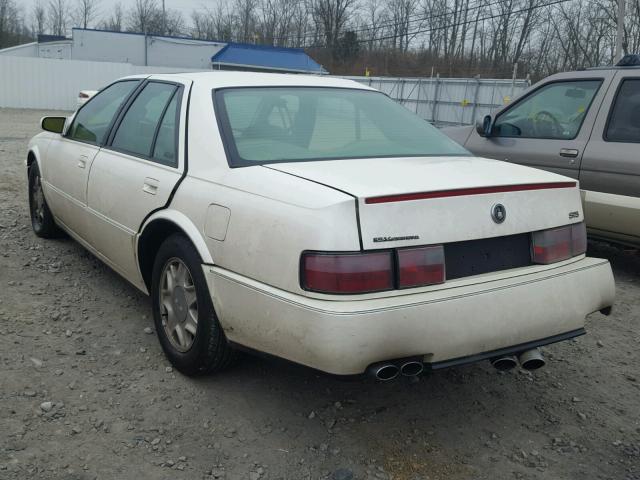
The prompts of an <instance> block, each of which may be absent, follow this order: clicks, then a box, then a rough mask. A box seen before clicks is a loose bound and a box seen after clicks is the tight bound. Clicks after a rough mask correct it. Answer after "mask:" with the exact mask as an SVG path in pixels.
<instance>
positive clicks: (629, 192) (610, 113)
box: [580, 70, 640, 243]
mask: <svg viewBox="0 0 640 480" xmlns="http://www.w3.org/2000/svg"><path fill="white" fill-rule="evenodd" d="M604 105H608V106H609V108H606V109H605V108H603V109H602V111H601V112H600V115H599V116H598V119H597V120H596V123H595V125H594V129H593V133H592V135H591V139H590V140H589V144H588V145H587V149H586V151H585V153H584V157H583V160H582V168H581V169H580V188H581V189H582V190H583V196H584V206H585V218H586V219H587V225H588V227H589V229H590V231H591V233H592V234H596V235H597V234H598V233H600V234H602V235H603V236H605V237H607V238H612V237H613V238H618V239H620V240H623V241H624V240H628V241H631V242H633V243H638V242H639V241H640V155H638V150H639V149H640V75H639V74H638V73H637V71H636V73H635V75H634V71H630V72H625V71H623V70H620V71H619V72H618V74H617V75H616V78H615V80H614V83H613V84H612V86H611V88H610V89H609V92H608V94H607V97H606V98H605V101H604Z"/></svg>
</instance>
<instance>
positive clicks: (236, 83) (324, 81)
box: [127, 70, 374, 90]
mask: <svg viewBox="0 0 640 480" xmlns="http://www.w3.org/2000/svg"><path fill="white" fill-rule="evenodd" d="M171 77H175V78H180V79H183V80H185V79H186V80H192V81H193V82H194V83H195V84H198V85H200V86H203V87H205V88H211V89H216V88H228V87H279V86H297V87H301V86H302V87H332V88H357V89H361V90H374V89H373V88H370V87H368V86H367V85H363V84H362V83H358V82H355V81H353V80H347V79H344V78H336V77H326V76H320V75H303V74H287V73H259V72H239V71H219V70H213V71H208V72H184V73H167V74H164V73H163V74H155V75H132V76H130V77H127V78H149V79H154V78H157V79H164V80H166V79H168V78H171Z"/></svg>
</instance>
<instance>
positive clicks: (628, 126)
mask: <svg viewBox="0 0 640 480" xmlns="http://www.w3.org/2000/svg"><path fill="white" fill-rule="evenodd" d="M605 140H606V141H608V142H625V143H640V79H633V80H624V81H623V82H622V85H621V86H620V89H619V90H618V94H617V95H616V100H615V102H614V104H613V108H612V110H611V117H609V123H608V124H607V130H606V132H605Z"/></svg>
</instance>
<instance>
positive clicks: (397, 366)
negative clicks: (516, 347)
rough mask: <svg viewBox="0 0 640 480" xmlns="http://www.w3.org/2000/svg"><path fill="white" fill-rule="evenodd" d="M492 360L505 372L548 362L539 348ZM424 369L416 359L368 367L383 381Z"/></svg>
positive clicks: (418, 372)
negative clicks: (518, 366) (518, 367)
mask: <svg viewBox="0 0 640 480" xmlns="http://www.w3.org/2000/svg"><path fill="white" fill-rule="evenodd" d="M490 361H491V365H493V367H494V368H495V369H496V370H500V371H503V372H504V371H507V370H511V369H512V368H515V367H516V366H517V365H518V363H519V364H520V366H521V367H522V368H524V369H525V370H537V369H538V368H542V367H544V366H545V364H546V362H545V360H544V357H543V356H542V352H541V351H540V349H539V348H532V349H531V350H525V351H524V352H520V353H518V354H517V355H504V356H502V357H493V358H492V359H491V360H490ZM423 371H424V364H423V363H422V361H420V360H416V359H411V360H398V361H395V362H381V363H376V364H373V365H371V366H370V367H369V368H368V373H369V375H370V376H372V377H374V378H375V379H377V380H380V381H381V382H388V381H389V380H393V379H394V378H396V377H398V376H403V377H415V376H418V375H420V374H421V373H422V372H423Z"/></svg>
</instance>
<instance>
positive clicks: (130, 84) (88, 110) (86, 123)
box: [67, 80, 139, 144]
mask: <svg viewBox="0 0 640 480" xmlns="http://www.w3.org/2000/svg"><path fill="white" fill-rule="evenodd" d="M138 83H139V80H127V81H123V82H117V83H114V84H113V85H110V86H108V87H107V88H105V89H104V90H102V91H101V92H99V93H97V94H96V95H95V96H94V97H93V98H92V99H91V100H89V102H88V103H87V104H86V105H84V106H83V107H82V108H81V109H80V110H79V111H78V113H77V114H76V116H75V118H74V119H73V123H72V125H71V127H70V128H69V133H67V137H68V138H72V139H74V140H80V141H83V142H89V143H95V144H101V143H103V142H104V141H105V140H106V139H105V135H106V134H107V130H108V129H109V126H110V125H111V121H112V120H113V117H114V116H115V114H116V113H117V112H118V110H119V109H120V106H121V105H122V104H123V102H124V101H125V100H126V98H127V97H128V96H129V94H130V93H131V92H132V91H133V89H134V88H136V87H137V86H138Z"/></svg>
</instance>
